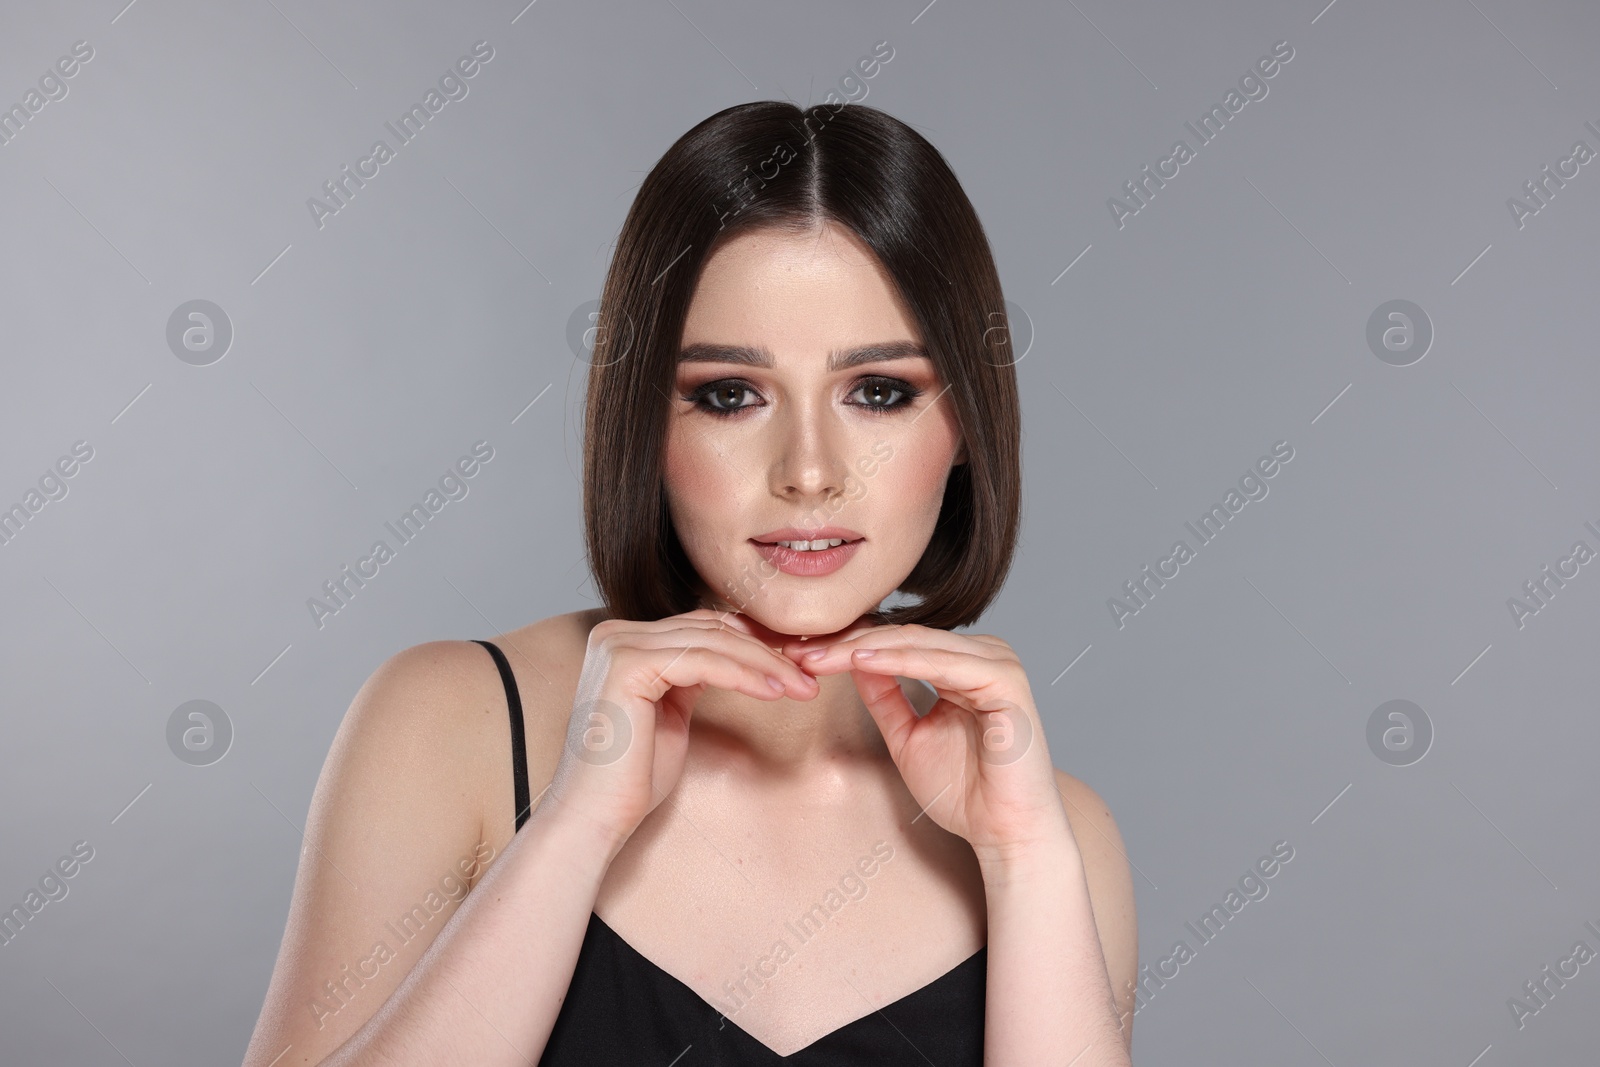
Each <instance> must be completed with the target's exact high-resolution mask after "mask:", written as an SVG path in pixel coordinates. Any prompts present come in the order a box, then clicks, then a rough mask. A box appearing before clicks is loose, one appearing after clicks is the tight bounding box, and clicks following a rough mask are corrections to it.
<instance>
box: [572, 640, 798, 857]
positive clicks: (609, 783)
mask: <svg viewBox="0 0 1600 1067" xmlns="http://www.w3.org/2000/svg"><path fill="white" fill-rule="evenodd" d="M758 635H759V636H758ZM763 636H771V637H773V638H774V642H773V644H772V645H769V644H767V643H766V642H765V641H764V640H763V639H762V637H763ZM774 645H777V646H778V647H781V645H782V636H781V635H770V634H767V632H766V631H765V629H764V628H762V627H761V626H760V625H759V624H758V623H755V622H753V621H752V620H750V619H749V618H747V617H745V616H743V615H740V614H738V613H737V612H726V611H715V610H712V609H709V608H701V609H697V610H695V611H689V612H685V613H684V614H682V615H673V616H669V617H668V618H665V619H661V620H658V621H654V622H633V621H629V620H625V619H607V620H605V621H603V622H601V623H598V624H597V625H596V626H595V627H594V628H593V629H592V630H590V631H589V642H588V645H587V647H586V648H585V650H584V656H583V670H582V673H581V674H580V675H579V678H578V687H577V693H576V695H575V697H574V700H573V707H572V715H571V718H570V719H569V720H568V723H567V740H566V744H565V745H564V746H563V749H562V752H561V758H560V761H559V762H558V763H557V765H556V771H555V775H554V778H553V780H552V781H551V784H550V792H551V793H552V794H553V795H554V799H555V801H556V802H557V804H559V805H560V806H561V807H563V808H565V809H567V810H568V813H569V814H574V815H577V816H578V817H580V818H582V819H584V820H585V821H587V822H589V823H591V824H593V825H595V826H596V827H597V828H598V829H599V830H600V831H601V832H602V833H603V834H605V835H607V836H608V837H609V838H610V839H611V841H612V844H613V849H614V850H615V849H620V848H621V846H622V843H623V842H624V841H626V840H627V838H628V836H629V835H631V834H632V833H633V831H634V830H635V829H636V828H637V827H638V825H639V824H640V823H641V822H642V821H644V817H645V816H646V815H649V814H650V812H651V811H653V810H654V809H655V806H656V805H657V804H658V803H660V802H661V800H663V799H664V798H665V797H666V796H667V794H669V793H671V792H672V790H673V787H674V786H676V785H677V784H678V778H679V776H680V775H681V774H682V773H683V763H684V756H685V753H686V752H687V751H688V747H689V716H690V713H691V712H692V711H693V710H694V706H695V704H696V703H697V702H698V701H699V699H700V695H701V694H702V693H703V692H705V689H706V687H707V686H710V687H712V688H714V689H727V690H732V691H736V692H740V693H744V694H745V695H746V696H751V697H755V698H757V699H759V700H777V699H779V698H780V697H784V696H787V697H790V698H792V699H795V700H810V699H811V698H812V697H814V696H816V695H817V693H818V691H819V687H818V684H817V680H816V679H815V678H813V677H812V676H811V675H810V674H807V673H806V672H805V671H804V670H803V669H802V668H800V667H799V666H797V665H796V664H795V662H794V660H792V659H790V658H789V657H788V656H785V655H783V654H782V653H781V652H778V651H774ZM769 679H774V680H776V682H777V685H773V684H771V683H770V682H769ZM613 854H614V852H613Z"/></svg>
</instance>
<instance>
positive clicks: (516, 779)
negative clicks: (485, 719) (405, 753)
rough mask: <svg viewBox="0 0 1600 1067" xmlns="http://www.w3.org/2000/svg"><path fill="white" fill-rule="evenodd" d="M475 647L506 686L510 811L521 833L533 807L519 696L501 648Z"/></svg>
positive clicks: (485, 644) (487, 643) (488, 644)
mask: <svg viewBox="0 0 1600 1067" xmlns="http://www.w3.org/2000/svg"><path fill="white" fill-rule="evenodd" d="M474 640H477V639H476V638H474ZM478 644H480V645H482V646H483V647H484V648H487V649H488V650H489V655H491V656H493V657H494V665H495V666H496V667H498V668H500V681H501V682H502V683H503V684H504V685H505V687H506V706H507V707H508V708H510V709H511V784H512V799H513V800H514V801H515V802H516V807H515V808H513V809H512V810H513V811H515V812H516V813H517V829H518V830H520V829H522V824H523V823H525V822H527V821H528V811H529V809H531V808H532V807H533V804H532V803H531V802H530V801H529V800H528V743H527V741H526V740H525V737H524V734H523V732H522V694H521V693H519V692H518V691H517V678H516V675H514V674H512V673H511V664H510V663H508V662H506V654H505V653H504V652H502V651H500V646H499V645H496V644H495V643H494V642H492V641H478Z"/></svg>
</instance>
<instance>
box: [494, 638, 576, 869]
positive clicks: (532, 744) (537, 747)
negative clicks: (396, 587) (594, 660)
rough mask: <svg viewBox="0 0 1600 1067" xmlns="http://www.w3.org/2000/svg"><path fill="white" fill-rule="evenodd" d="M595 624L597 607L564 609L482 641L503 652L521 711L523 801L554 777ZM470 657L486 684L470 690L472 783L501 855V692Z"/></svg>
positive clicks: (505, 792) (505, 781) (507, 765)
mask: <svg viewBox="0 0 1600 1067" xmlns="http://www.w3.org/2000/svg"><path fill="white" fill-rule="evenodd" d="M603 618H605V612H604V610H603V609H600V608H589V609H586V610H582V611H569V612H564V613H562V614H560V615H552V616H550V617H548V618H545V619H540V620H539V621H537V622H532V623H529V624H527V625H526V626H521V627H518V628H517V629H515V630H510V631H507V632H506V633H503V634H497V635H496V636H494V637H492V638H489V640H490V641H491V642H492V643H493V644H494V645H495V646H496V647H498V648H499V649H500V651H501V652H503V653H504V654H505V658H506V665H507V666H508V667H510V669H511V675H512V684H513V685H515V686H516V690H517V698H518V702H519V703H520V704H521V706H522V722H523V729H524V753H525V756H526V759H527V766H528V785H529V794H528V799H529V800H530V801H536V800H537V798H538V796H539V794H540V792H541V791H542V790H543V789H544V787H545V786H546V785H547V784H548V783H549V781H550V779H551V778H552V777H553V776H554V774H555V769H556V763H557V762H558V760H559V758H560V755H561V742H562V739H563V738H564V737H565V736H566V728H567V720H568V719H569V717H570V716H571V713H572V698H573V694H574V693H575V692H576V691H577V688H578V676H579V675H580V674H582V672H583V657H584V653H585V651H586V650H587V648H588V643H589V631H590V630H592V629H593V628H594V626H595V624H596V623H598V622H599V621H600V620H601V619H603ZM474 651H475V652H476V654H477V656H478V657H479V663H478V670H479V677H480V682H484V683H485V685H486V687H485V688H482V689H479V690H475V691H476V692H478V694H479V699H478V700H477V703H476V704H475V712H474V714H475V715H476V716H477V719H478V724H477V727H476V728H475V729H474V730H473V734H474V736H475V737H477V738H478V740H479V741H480V743H481V744H482V746H483V748H482V750H481V751H480V752H479V754H478V760H477V765H478V767H479V774H478V775H477V780H478V782H479V783H480V793H481V800H480V803H481V805H482V811H483V827H484V838H485V840H487V841H488V842H489V843H490V844H491V845H493V846H494V847H495V848H496V849H497V850H503V849H504V847H505V845H507V844H509V843H510V841H511V838H512V837H513V836H514V835H515V834H516V803H515V799H514V792H513V764H512V752H511V726H510V717H509V714H508V708H507V703H508V694H507V693H506V691H505V687H504V685H503V684H502V681H501V679H500V675H499V672H498V670H497V669H496V667H495V666H494V664H493V663H492V661H491V660H490V658H489V655H488V654H487V652H486V651H485V650H483V649H481V648H479V649H475V650H474Z"/></svg>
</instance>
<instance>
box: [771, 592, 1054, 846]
mask: <svg viewBox="0 0 1600 1067" xmlns="http://www.w3.org/2000/svg"><path fill="white" fill-rule="evenodd" d="M865 621H866V620H863V622H865ZM783 651H784V653H785V654H786V655H788V656H790V657H791V658H792V659H794V661H795V662H796V663H798V664H799V665H800V666H801V667H802V668H803V669H804V670H806V671H809V672H810V673H811V674H814V675H827V674H839V673H842V672H844V671H849V672H850V673H851V675H852V677H853V678H854V679H855V684H856V690H857V691H858V692H859V693H860V694H861V699H862V701H863V702H865V704H866V706H867V709H868V711H870V712H871V713H872V717H873V719H874V720H875V721H876V722H877V724H878V728H879V729H880V730H881V731H882V732H883V738H884V741H885V742H886V743H887V744H888V747H889V755H890V757H891V758H893V760H894V762H895V766H897V767H898V768H899V769H900V774H901V776H902V777H903V778H904V779H905V782H906V787H907V788H908V789H909V790H910V791H911V795H912V796H913V797H915V798H916V800H917V803H918V804H919V805H921V806H922V808H923V810H925V811H926V812H927V813H928V815H929V817H931V818H932V819H933V821H934V822H936V823H938V824H939V825H940V826H942V827H944V828H945V829H946V830H948V831H950V832H951V833H953V834H958V835H960V836H961V837H963V838H965V839H966V840H967V842H968V843H969V844H970V845H972V847H973V849H974V851H975V852H977V853H978V855H979V857H980V859H990V858H996V859H1003V858H1007V857H1010V856H1013V855H1018V854H1021V853H1023V852H1025V851H1026V850H1027V849H1028V848H1029V847H1030V846H1031V845H1034V844H1036V843H1041V842H1044V841H1047V840H1050V839H1051V838H1053V837H1054V836H1055V835H1058V834H1061V833H1063V832H1065V833H1066V834H1067V835H1068V836H1069V837H1070V836H1071V828H1070V826H1069V825H1068V823H1067V815H1066V809H1065V807H1064V806H1063V804H1062V800H1061V794H1060V792H1059V791H1058V790H1057V788H1056V778H1055V767H1054V765H1053V764H1052V763H1051V761H1050V752H1049V749H1048V747H1047V746H1046V744H1045V737H1044V730H1043V727H1042V725H1041V724H1040V721H1039V712H1038V709H1037V708H1035V707H1034V703H1033V693H1032V691H1031V690H1030V689H1029V687H1028V676H1027V674H1026V672H1025V671H1024V670H1023V668H1022V662H1021V661H1020V660H1019V659H1018V658H1017V654H1016V653H1015V652H1014V651H1012V649H1011V646H1010V645H1009V644H1007V643H1006V642H1005V641H1004V640H1002V639H1000V638H998V637H992V636H989V635H987V634H958V633H953V632H951V631H949V630H940V629H935V628H932V627H927V626H916V625H903V624H902V625H858V626H855V627H851V628H848V629H846V630H843V631H840V632H839V633H838V634H836V635H828V636H827V637H823V638H811V639H810V640H808V641H801V640H799V639H792V640H790V641H787V642H785V643H784V645H783ZM897 675H898V676H900V677H904V678H916V679H920V680H922V681H925V682H927V683H928V684H929V685H930V686H932V687H933V688H934V690H935V691H936V692H937V693H938V695H939V699H938V700H937V701H936V702H935V703H934V705H933V707H931V708H930V709H928V713H927V714H926V715H923V716H921V717H919V716H918V715H917V711H916V708H914V707H912V705H911V702H910V701H909V700H907V699H906V696H905V693H904V692H903V691H902V690H901V688H900V683H899V682H898V681H897V680H896V676H897Z"/></svg>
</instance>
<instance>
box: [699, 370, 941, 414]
mask: <svg viewBox="0 0 1600 1067" xmlns="http://www.w3.org/2000/svg"><path fill="white" fill-rule="evenodd" d="M849 395H850V396H851V397H860V399H857V400H853V401H852V402H851V405H850V406H851V407H859V408H865V409H866V410H868V411H871V412H874V413H876V414H886V413H889V412H893V411H898V410H900V409H901V408H904V407H907V406H909V405H910V404H911V402H912V401H913V400H915V399H916V398H917V397H919V396H921V395H922V390H921V389H918V388H916V387H915V386H913V385H912V384H911V383H910V382H906V381H902V380H900V379H899V378H864V379H862V380H861V381H860V382H858V383H856V387H855V388H854V389H852V390H851V391H850V394H849ZM749 398H755V399H753V400H751V399H749ZM683 399H684V400H685V401H687V402H689V403H691V404H693V405H694V406H695V407H696V408H698V409H699V410H701V411H704V412H705V413H706V414H708V415H715V416H718V417H727V416H731V415H734V414H736V413H738V412H740V411H743V410H744V409H745V408H752V407H760V406H762V404H761V400H760V394H759V393H757V392H756V391H755V389H754V388H752V387H751V385H750V383H748V382H745V381H741V380H739V379H737V378H725V379H721V380H719V381H714V382H707V383H706V384H704V385H702V386H700V387H698V388H696V389H692V390H690V391H689V394H688V395H687V396H685V397H684V398H683Z"/></svg>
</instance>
